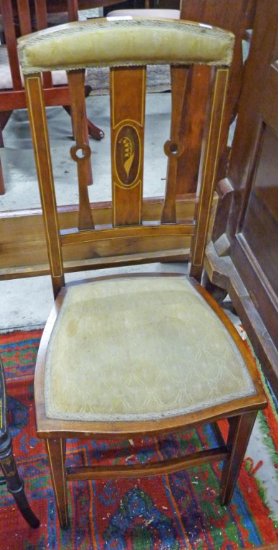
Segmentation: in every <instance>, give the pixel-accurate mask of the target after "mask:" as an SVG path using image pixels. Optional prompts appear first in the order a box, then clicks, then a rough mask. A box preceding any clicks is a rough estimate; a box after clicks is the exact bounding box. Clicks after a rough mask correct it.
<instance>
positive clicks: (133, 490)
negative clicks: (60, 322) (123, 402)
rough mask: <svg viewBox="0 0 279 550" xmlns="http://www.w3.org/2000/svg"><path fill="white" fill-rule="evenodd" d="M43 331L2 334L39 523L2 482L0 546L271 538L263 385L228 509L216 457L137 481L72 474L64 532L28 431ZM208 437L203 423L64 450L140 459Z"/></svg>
mask: <svg viewBox="0 0 279 550" xmlns="http://www.w3.org/2000/svg"><path fill="white" fill-rule="evenodd" d="M40 337H41V331H39V330H34V331H30V332H13V333H9V334H5V335H0V354H1V357H2V359H3V363H4V367H5V373H6V379H7V389H8V395H9V398H8V417H9V423H10V427H11V433H12V436H13V447H14V455H15V457H16V460H17V464H18V467H19V471H20V473H21V475H22V477H23V478H24V480H25V489H26V493H27V495H28V498H29V501H30V504H31V506H32V508H33V510H34V512H35V513H36V515H37V516H38V517H39V518H40V521H41V526H40V527H39V529H37V530H32V529H31V528H29V527H28V525H27V524H26V523H25V521H24V520H23V519H22V517H21V516H20V514H19V512H18V510H17V509H16V506H15V505H14V501H13V498H12V497H11V495H9V493H8V492H7V490H6V487H5V485H2V486H0V549H1V550H21V549H22V550H45V549H59V550H60V549H62V550H64V549H69V550H75V549H79V550H91V549H92V550H93V549H94V550H167V549H168V550H182V549H183V550H185V549H200V550H207V549H210V550H219V549H224V550H232V549H235V548H254V547H260V546H264V547H265V548H269V547H271V546H272V545H274V544H275V543H276V540H277V529H276V524H275V519H274V515H275V511H274V506H273V504H272V495H270V494H269V487H270V486H271V487H272V486H273V485H274V483H276V481H274V480H276V468H277V462H276V457H277V454H276V449H277V417H276V408H275V404H274V402H273V397H272V395H271V393H270V392H269V390H268V395H269V407H268V409H267V410H265V411H263V412H261V413H260V414H259V418H258V420H257V426H256V430H255V435H254V434H253V437H254V441H252V444H251V449H252V455H251V456H247V457H246V458H245V462H244V466H243V468H242V470H241V474H240V477H239V481H238V485H237V488H236V491H235V493H234V497H233V501H232V504H231V505H230V506H229V507H222V506H221V505H220V504H219V479H220V474H221V464H220V463H216V464H213V465H204V466H201V467H198V468H192V469H189V470H188V471H185V472H180V473H177V474H172V475H169V476H161V477H159V476H158V477H152V478H145V479H142V480H140V479H137V480H119V481H107V482H101V481H100V482H99V481H98V482H74V483H72V484H69V505H70V517H71V527H70V529H69V530H67V531H61V530H60V528H59V524H58V518H57V513H56V508H55V502H54V495H53V491H52V485H51V481H50V474H49V469H48V461H47V456H46V453H45V449H44V445H43V443H42V442H41V441H40V440H38V439H37V437H36V431H35V419H34V402H33V372H34V364H35V360H36V354H37V349H38V345H39V341H40ZM215 443H216V442H215V436H214V432H213V430H212V429H211V427H210V426H208V427H206V428H204V429H200V430H198V431H191V432H187V433H186V432H185V434H180V435H179V437H178V436H177V437H162V438H158V439H156V441H154V439H151V438H144V439H141V440H136V439H134V440H129V441H124V442H121V443H118V444H117V443H116V446H117V452H116V451H115V444H112V443H111V442H109V441H102V442H89V443H88V442H87V441H83V442H81V443H78V442H77V441H75V440H71V441H70V442H69V445H68V453H69V456H70V459H71V462H74V463H76V464H78V463H81V462H83V463H89V462H90V461H92V460H94V461H95V462H98V463H100V462H104V461H106V462H108V463H117V462H118V463H121V462H126V463H136V462H140V463H145V462H146V461H147V460H158V458H162V457H163V456H169V457H171V456H174V455H176V454H177V453H178V452H181V453H183V452H185V451H186V450H187V452H191V451H194V450H198V449H200V448H201V447H204V446H212V445H214V444H215ZM249 448H250V446H249ZM255 448H257V452H256V454H255ZM248 452H249V449H248ZM255 456H256V457H257V458H256V459H255ZM263 472H265V475H261V473H263Z"/></svg>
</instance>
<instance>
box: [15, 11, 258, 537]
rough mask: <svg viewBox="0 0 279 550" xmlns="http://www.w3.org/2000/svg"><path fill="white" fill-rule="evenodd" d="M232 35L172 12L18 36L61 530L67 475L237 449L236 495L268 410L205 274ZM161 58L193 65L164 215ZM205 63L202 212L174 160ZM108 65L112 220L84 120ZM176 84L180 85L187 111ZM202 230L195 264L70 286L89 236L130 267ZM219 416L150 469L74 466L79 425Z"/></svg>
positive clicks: (39, 380) (44, 392) (170, 468)
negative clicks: (70, 133)
mask: <svg viewBox="0 0 279 550" xmlns="http://www.w3.org/2000/svg"><path fill="white" fill-rule="evenodd" d="M58 46H59V47H58ZM232 48H233V35H232V34H231V33H229V32H226V31H223V30H220V29H215V28H212V27H208V26H204V25H200V24H198V23H187V22H184V21H173V20H169V21H166V20H160V21H159V22H158V20H156V21H155V20H146V19H145V20H144V19H132V20H128V21H125V20H124V21H109V20H105V19H103V20H102V19H100V20H98V21H97V20H95V21H87V22H86V23H82V24H81V23H71V24H68V25H66V26H64V27H63V29H62V28H60V27H57V29H52V30H51V31H45V32H43V33H39V34H37V35H34V36H31V37H26V38H21V39H20V40H19V54H20V59H21V66H22V70H23V73H24V74H25V87H26V93H27V103H28V109H29V116H30V123H31V129H32V135H33V143H34V151H35V159H36V165H37V171H38V180H39V186H40V192H41V200H42V208H43V215H44V221H45V228H46V238H47V243H48V252H49V261H50V268H51V275H52V284H53V290H54V295H55V297H56V301H55V305H54V308H53V311H52V313H51V314H50V317H49V320H48V322H47V324H46V327H45V330H44V333H43V337H42V340H41V344H40V349H39V353H38V359H37V365H36V374H35V402H36V419H37V433H38V437H40V438H43V439H45V441H46V447H47V452H48V455H49V463H50V468H51V475H52V482H53V487H54V492H55V497H56V502H57V508H58V513H59V519H60V524H61V527H62V528H66V527H67V526H68V524H69V517H68V510H67V489H66V484H67V482H68V481H72V480H77V479H79V480H86V479H88V480H91V479H103V478H120V477H140V476H150V475H159V474H162V473H171V472H175V471H178V470H182V469H184V468H186V467H187V466H193V465H198V464H201V463H204V462H210V461H212V460H224V461H225V463H224V468H223V474H222V481H221V502H222V503H224V504H228V503H229V502H230V499H231V497H232V493H233V490H234V486H235V483H236V480H237V477H238V473H239V470H240V466H241V462H242V459H243V457H244V453H245V450H246V446H247V443H248V440H249V436H250V433H251V430H252V428H253V424H254V421H255V418H256V415H257V411H258V410H259V409H261V408H264V407H265V406H266V398H265V395H264V391H263V389H262V386H261V383H260V380H259V376H258V373H257V369H256V366H255V362H254V360H253V358H252V356H251V353H249V350H248V348H247V347H246V345H245V344H244V342H243V341H242V340H241V338H240V337H239V335H238V333H237V332H236V330H235V329H234V327H233V326H232V325H231V323H230V321H229V320H228V318H227V317H226V315H225V314H224V313H223V312H222V310H221V309H220V308H219V306H218V305H217V304H216V303H215V301H214V300H213V298H212V297H211V296H210V295H209V294H207V292H206V291H205V289H203V288H202V287H201V286H200V284H199V282H198V281H199V280H200V278H201V274H202V266H203V257H204V249H205V245H206V240H207V235H208V230H209V226H210V220H211V206H212V198H213V193H214V183H215V174H216V166H217V159H218V147H219V138H220V133H221V130H222V113H223V108H224V101H225V93H226V87H227V77H228V66H229V64H230V61H231V55H232ZM50 52H52V54H51V55H50ZM54 52H55V54H54ZM158 62H159V63H165V64H170V65H171V71H172V72H173V73H175V74H176V75H181V77H182V83H183V82H185V79H184V73H185V71H186V72H187V79H186V81H187V85H186V86H185V87H184V86H183V85H182V86H181V88H180V94H174V97H173V109H172V123H171V135H170V139H168V140H167V141H166V142H165V144H164V151H165V154H166V155H167V157H168V169H167V180H166V192H165V197H164V199H163V201H162V203H161V204H162V208H161V211H160V213H159V219H157V218H156V220H154V217H153V218H151V217H150V216H149V217H147V216H146V202H145V199H143V157H144V150H143V142H144V109H145V70H146V67H145V66H146V64H147V63H155V64H156V63H158ZM199 63H201V64H203V66H204V67H206V69H207V73H208V82H209V94H208V98H207V99H208V101H207V116H206V122H205V126H204V133H203V148H202V151H201V164H200V173H199V178H198V181H197V199H196V200H197V203H196V212H195V216H194V219H193V220H192V219H189V213H187V211H186V212H185V211H183V210H182V207H181V205H180V203H179V197H177V194H176V169H177V162H178V158H179V155H180V154H181V152H182V147H181V143H182V138H183V134H184V132H185V128H187V127H188V125H191V124H192V121H191V120H188V117H187V110H188V105H189V102H190V104H191V101H192V99H191V97H192V95H193V94H194V95H195V96H196V95H197V94H199V93H201V91H200V90H199V86H200V81H199V79H195V78H194V75H195V72H194V68H195V66H196V65H197V64H199ZM100 65H101V66H109V67H110V68H111V70H110V79H111V80H110V82H111V141H112V145H111V147H112V154H111V157H112V196H113V201H112V207H111V211H110V212H111V218H110V219H108V217H106V220H105V222H104V221H103V223H100V217H99V218H98V219H97V217H95V219H94V216H95V212H97V210H94V206H93V207H92V206H91V205H90V203H89V198H88V190H87V185H86V178H85V177H84V174H86V173H87V164H88V163H89V162H90V148H89V146H88V144H87V143H85V142H84V137H83V131H82V124H81V121H82V120H83V119H84V117H85V116H86V114H85V111H84V102H83V100H82V93H83V79H84V69H86V68H87V67H89V66H100ZM57 68H63V69H66V70H67V71H68V80H69V89H70V94H71V98H72V104H71V108H72V113H73V120H74V127H75V136H76V143H75V145H73V146H72V147H71V151H70V153H71V157H72V159H73V161H74V162H76V164H77V172H78V181H79V184H78V185H79V195H80V205H79V214H78V219H77V224H76V227H69V228H68V229H66V230H60V229H59V220H58V216H57V209H56V200H55V186H54V180H53V174H52V168H51V153H50V146H49V139H48V133H47V122H46V115H45V105H44V101H43V95H42V84H41V75H40V73H41V72H43V73H44V71H48V70H54V69H57ZM176 92H177V90H176ZM177 97H179V98H181V97H182V100H181V105H182V107H181V113H180V112H179V113H178V112H177V109H176V106H175V100H176V99H177ZM176 117H179V120H180V126H179V129H178V131H177V125H176V124H174V122H175V121H176ZM80 124H81V125H80ZM174 129H175V133H174ZM149 214H150V212H149ZM153 214H154V212H153ZM154 216H155V214H154ZM189 236H191V238H192V247H191V265H190V278H186V276H179V275H177V274H176V275H161V276H160V275H153V276H151V275H150V276H148V275H144V274H142V275H136V276H132V275H130V276H129V275H125V276H114V277H99V278H98V277H96V279H94V280H93V281H91V282H86V283H84V282H83V283H80V282H78V281H77V283H74V284H72V285H69V286H65V279H64V266H63V261H64V259H65V258H66V257H67V248H68V247H78V246H86V247H88V255H89V256H90V246H91V247H92V249H93V246H94V244H96V243H98V244H99V245H100V246H102V250H103V253H104V250H107V256H108V265H119V264H120V265H121V264H124V265H126V264H127V265H128V264H131V263H145V262H150V261H158V259H163V258H166V257H167V258H170V257H171V256H172V257H175V256H176V255H177V254H178V250H177V249H175V250H174V242H175V243H176V245H177V243H180V245H181V249H182V248H183V246H185V241H186V240H187V238H188V237H189ZM183 243H184V245H183ZM180 252H181V250H180ZM91 254H92V250H91ZM89 256H88V257H89ZM97 260H98V258H96V262H97ZM100 260H101V265H102V266H103V258H101V259H100ZM220 419H226V420H227V422H228V424H229V433H228V438H227V440H226V441H224V439H223V438H222V437H221V433H219V432H220V430H219V429H218V423H217V421H218V420H220ZM207 423H213V424H214V425H215V426H216V430H217V431H218V433H219V438H221V444H220V446H217V447H216V448H213V449H203V450H202V451H201V452H199V453H191V454H189V455H187V456H183V457H177V458H175V459H171V460H167V461H166V462H164V463H161V462H159V463H151V464H145V465H142V466H140V467H139V466H138V465H137V466H134V465H127V466H125V467H122V466H119V465H118V466H100V465H98V466H96V465H95V466H94V465H93V466H80V467H77V466H76V467H74V466H71V467H69V468H66V467H65V456H66V441H67V438H73V437H74V438H90V439H98V438H105V439H108V438H112V439H117V438H119V439H123V438H127V439H128V438H130V437H133V436H136V435H142V434H149V435H158V434H164V433H170V432H175V433H176V432H177V431H179V430H181V429H184V428H187V427H194V426H196V425H198V424H207Z"/></svg>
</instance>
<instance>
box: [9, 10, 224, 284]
mask: <svg viewBox="0 0 279 550" xmlns="http://www.w3.org/2000/svg"><path fill="white" fill-rule="evenodd" d="M233 42H234V38H233V35H232V34H231V33H229V32H227V31H223V30H221V29H217V28H213V27H210V26H207V25H200V24H198V23H189V22H185V21H166V20H160V21H158V20H154V21H153V20H146V19H145V20H143V19H142V20H140V19H136V18H135V19H131V20H128V21H127V20H124V21H123V20H118V21H117V20H116V21H115V20H106V19H103V20H92V21H87V22H85V23H70V24H67V25H64V26H61V27H57V28H53V29H50V30H46V31H42V32H39V33H35V34H33V35H32V36H30V37H26V38H22V39H20V41H19V54H20V59H21V66H22V70H23V73H24V74H25V87H26V93H27V103H28V109H29V114H30V123H31V129H32V135H33V143H34V149H35V158H36V165H37V172H38V179H39V185H40V192H41V200H42V207H43V213H44V220H45V227H46V235H47V243H48V252H49V260H50V267H51V274H52V280H53V288H54V292H55V294H56V293H57V292H58V291H59V289H60V288H61V286H62V285H63V284H64V266H63V257H65V249H67V247H70V246H77V245H80V246H82V245H86V246H88V244H89V243H90V244H91V245H92V246H91V252H92V251H95V252H94V254H96V248H94V246H96V245H97V246H98V244H99V245H100V244H101V245H102V248H103V249H104V247H107V250H108V253H107V254H108V255H110V256H111V257H113V258H114V259H115V262H116V263H118V264H119V259H120V258H122V259H123V263H126V262H128V263H132V262H137V263H138V262H146V261H150V259H151V258H152V259H153V260H156V259H157V260H158V259H161V258H166V257H174V256H177V255H178V252H181V250H183V249H185V242H186V240H187V239H188V240H189V239H190V240H191V242H192V251H191V274H192V275H193V276H196V277H197V278H199V277H200V275H201V271H202V264H203V257H204V248H205V244H206V240H207V233H208V228H209V223H210V214H211V205H212V198H213V193H214V184H215V173H216V167H217V162H218V148H219V140H220V132H221V127H222V115H223V110H224V101H225V93H226V87H227V78H228V66H229V64H230V62H231V58H232V50H233ZM158 63H159V64H162V63H163V64H170V65H171V71H172V73H173V74H175V75H176V78H175V81H176V83H177V82H178V81H179V75H181V76H182V82H183V85H182V86H181V87H180V88H179V87H177V86H176V88H175V89H174V90H173V93H172V96H173V97H172V115H171V132H170V137H169V139H167V140H166V141H165V143H164V152H165V154H166V155H167V157H168V167H167V175H166V188H165V196H164V198H163V200H162V201H161V207H160V209H159V211H157V212H156V214H155V212H153V213H152V214H151V211H150V210H149V211H148V212H147V210H146V208H145V199H143V185H144V182H143V165H144V163H143V158H144V120H145V118H144V117H145V94H146V88H145V74H146V65H147V64H158ZM196 64H203V65H206V66H207V69H208V90H207V91H209V93H208V101H207V106H206V108H207V111H206V112H207V116H206V117H205V119H206V120H205V124H204V131H203V147H202V151H201V155H200V157H201V163H200V170H199V175H198V176H197V203H196V211H195V213H194V215H192V216H191V217H190V218H189V216H187V212H186V213H185V212H181V211H180V204H179V197H178V196H177V190H176V171H177V161H178V159H179V155H180V154H181V152H182V150H183V149H182V145H181V144H182V137H183V134H184V131H185V128H186V127H189V125H192V126H193V124H194V122H193V120H188V117H187V111H188V109H189V105H190V104H191V101H192V97H193V95H196V94H200V95H201V96H203V95H204V91H203V90H200V89H199V82H198V80H197V79H195V80H194V79H193V78H192V72H193V68H194V67H195V65H196ZM90 66H109V67H110V88H111V90H110V91H111V164H112V207H111V217H110V219H109V220H107V219H106V221H104V220H101V223H100V220H96V219H94V208H92V205H90V202H89V196H88V189H87V178H86V174H87V173H88V163H90V162H91V160H90V154H91V152H90V148H89V146H88V145H87V144H86V143H85V140H84V134H83V125H82V124H81V123H80V122H81V121H82V119H83V118H84V117H85V111H84V110H85V106H84V100H83V94H84V92H83V88H84V86H83V84H84V69H86V68H87V67H90ZM54 69H65V70H67V73H68V82H69V89H70V96H71V107H72V114H73V121H74V127H75V132H74V133H75V137H76V143H75V145H73V146H72V147H71V156H72V159H73V160H74V161H75V162H76V164H77V172H78V186H79V198H80V202H79V214H78V221H77V227H73V228H69V229H67V230H60V229H59V220H58V215H57V208H56V198H55V189H54V187H55V186H54V180H53V173H52V165H51V154H50V146H49V138H48V131H47V120H46V113H45V106H44V100H43V93H42V83H41V74H40V73H41V72H44V71H49V70H54ZM185 71H186V72H187V78H186V79H185V78H184V74H185ZM181 96H182V98H183V101H181ZM177 98H179V106H180V108H179V110H177V109H176V99H177ZM183 148H184V144H183ZM96 255H97V254H96ZM113 263H114V262H113V259H112V261H111V264H112V265H113Z"/></svg>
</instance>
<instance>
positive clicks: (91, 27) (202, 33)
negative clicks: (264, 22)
mask: <svg viewBox="0 0 279 550" xmlns="http://www.w3.org/2000/svg"><path fill="white" fill-rule="evenodd" d="M18 43H19V58H20V62H21V66H22V70H23V72H24V73H25V74H30V73H33V72H40V71H44V70H54V69H63V68H68V69H69V70H70V69H77V68H83V67H90V66H96V67H97V66H119V65H146V64H148V63H153V64H154V63H155V64H157V63H176V64H179V63H182V64H187V63H188V64H189V63H207V64H210V65H211V64H214V65H229V64H230V62H231V59H232V50H233V44H234V37H233V34H231V33H230V32H228V31H223V30H221V29H218V28H215V27H210V26H209V25H202V24H199V23H191V22H186V21H177V20H168V19H154V20H152V19H145V18H131V19H129V20H128V21H127V20H126V19H125V18H124V19H123V20H122V19H119V20H115V19H111V20H110V19H92V20H89V21H83V22H78V21H75V22H73V23H68V24H66V25H59V26H58V27H53V28H50V29H46V30H44V31H40V32H38V33H33V34H32V35H29V36H26V37H22V38H20V39H19V41H18ZM150 55H151V59H150Z"/></svg>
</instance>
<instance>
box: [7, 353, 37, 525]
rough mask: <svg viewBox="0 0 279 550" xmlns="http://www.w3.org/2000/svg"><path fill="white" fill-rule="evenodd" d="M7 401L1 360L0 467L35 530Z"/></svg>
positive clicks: (34, 521)
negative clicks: (18, 468)
mask: <svg viewBox="0 0 279 550" xmlns="http://www.w3.org/2000/svg"><path fill="white" fill-rule="evenodd" d="M6 401H7V399H6V386H5V376H4V368H3V364H2V361H1V359H0V407H1V408H0V413H1V424H0V466H1V470H2V472H3V475H4V481H5V482H6V483H7V488H8V491H9V493H11V494H12V495H13V497H14V499H15V502H16V504H17V506H18V509H19V511H20V513H21V514H22V516H23V517H24V519H25V521H27V523H28V524H29V525H30V526H31V527H33V528H34V529H35V528H37V527H39V525H40V522H39V520H38V518H37V517H36V516H35V514H34V513H33V512H32V510H31V508H30V506H29V504H28V501H27V498H26V495H25V491H24V483H23V481H22V479H21V478H20V476H19V473H18V470H17V466H16V462H15V459H14V456H13V450H12V439H11V436H10V433H9V429H8V426H7V410H6V406H7V404H6ZM1 483H2V480H1Z"/></svg>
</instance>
